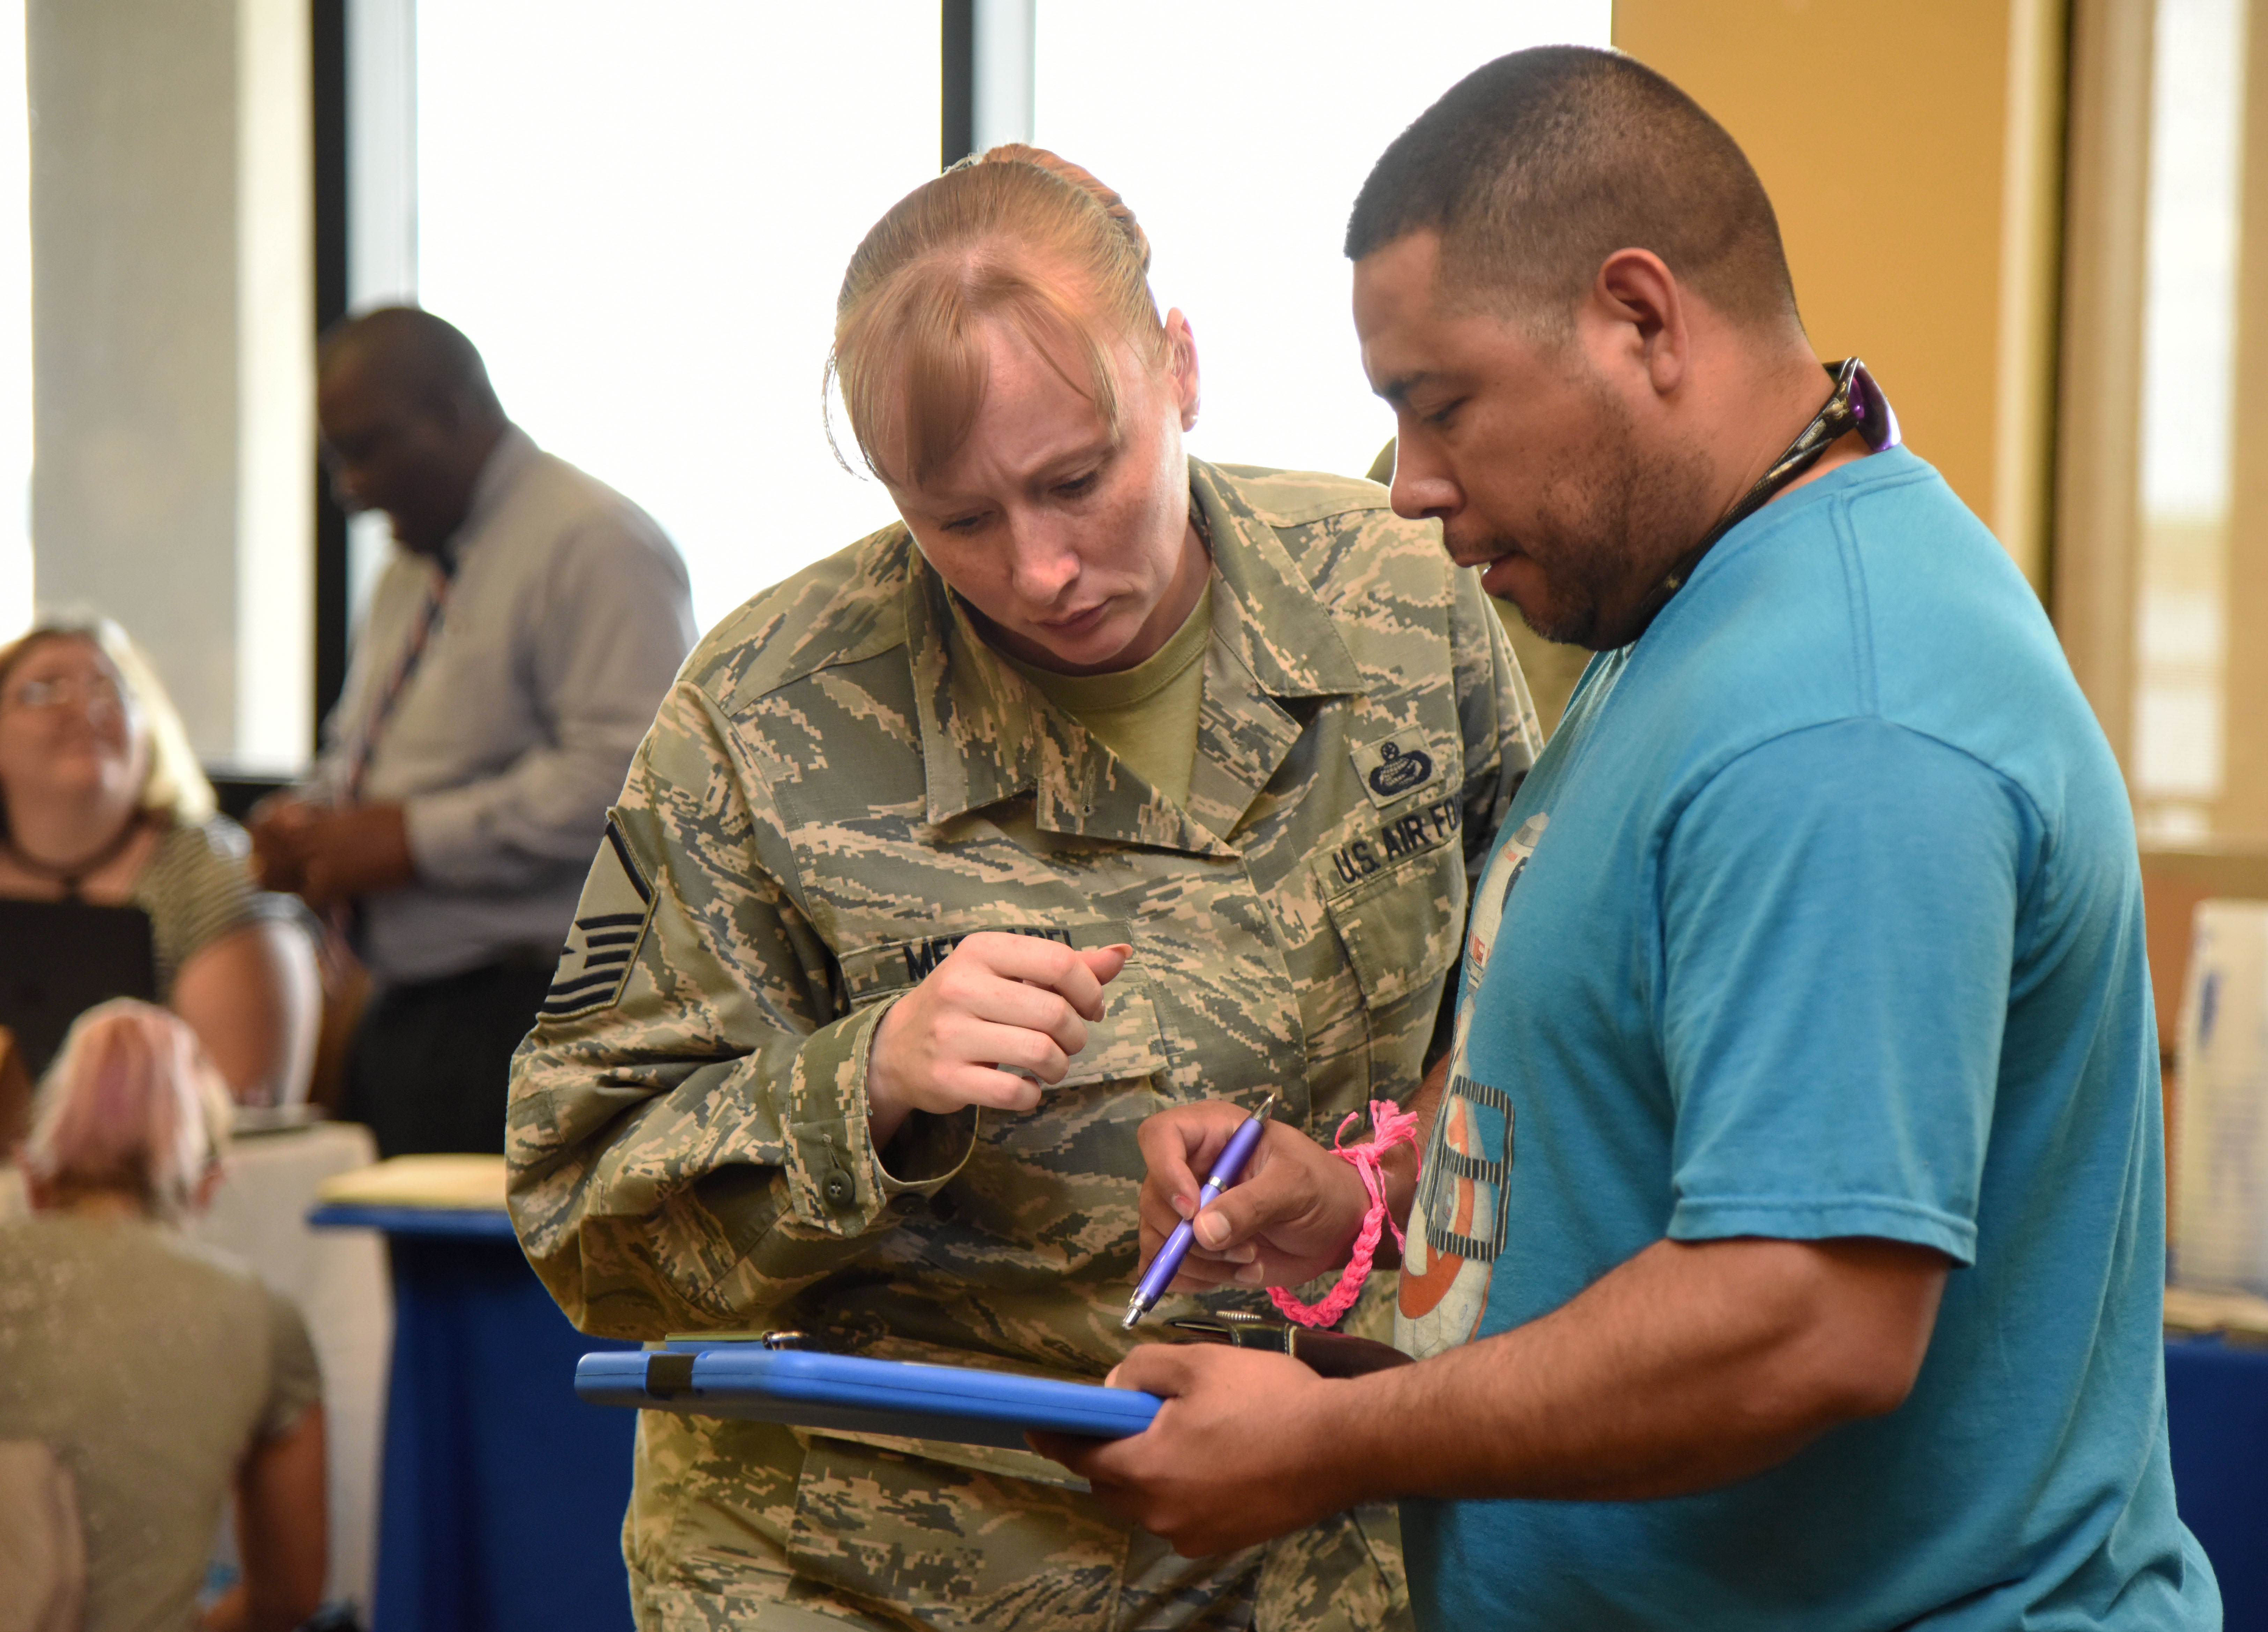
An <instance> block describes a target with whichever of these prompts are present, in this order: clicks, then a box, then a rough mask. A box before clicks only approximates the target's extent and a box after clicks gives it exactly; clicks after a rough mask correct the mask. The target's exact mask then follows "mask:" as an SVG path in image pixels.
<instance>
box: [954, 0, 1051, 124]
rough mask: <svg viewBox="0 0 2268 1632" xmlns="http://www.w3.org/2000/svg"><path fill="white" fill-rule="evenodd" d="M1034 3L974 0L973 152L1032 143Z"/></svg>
mask: <svg viewBox="0 0 2268 1632" xmlns="http://www.w3.org/2000/svg"><path fill="white" fill-rule="evenodd" d="M1036 4H1037V0H976V4H975V6H974V8H973V15H972V21H973V23H974V28H973V33H974V34H975V40H974V41H973V44H974V49H973V51H972V52H971V53H970V55H972V57H973V58H974V59H975V67H976V72H975V73H974V74H973V75H972V76H971V77H972V78H973V79H974V81H975V84H974V85H973V86H972V87H971V88H972V91H973V92H974V94H973V97H972V102H973V107H972V108H971V110H970V111H971V114H972V117H971V119H970V123H971V125H972V126H973V127H974V129H973V132H972V134H973V135H974V136H975V138H976V151H978V152H980V153H981V152H983V151H984V150H985V149H986V148H988V147H996V146H998V144H999V143H1003V142H1029V141H1030V140H1031V139H1032V60H1033V49H1032V40H1033V34H1034V30H1035V22H1034V18H1033V12H1034V10H1035V6H1036Z"/></svg>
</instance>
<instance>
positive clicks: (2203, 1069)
mask: <svg viewBox="0 0 2268 1632" xmlns="http://www.w3.org/2000/svg"><path fill="white" fill-rule="evenodd" d="M2179 1059H2180V1077H2179V1080H2178V1083H2177V1085H2176V1094H2175V1102H2174V1164H2173V1166H2174V1217H2173V1220H2172V1222H2173V1226H2174V1229H2173V1239H2174V1253H2173V1268H2174V1273H2173V1275H2172V1279H2173V1280H2174V1281H2175V1282H2176V1283H2178V1284H2180V1285H2183V1286H2189V1287H2197V1288H2200V1289H2203V1290H2216V1291H2248V1292H2253V1293H2258V1294H2263V1295H2268V901H2204V902H2201V903H2199V905H2198V909H2197V917H2196V919H2195V920H2194V922H2193V926H2192V929H2191V947H2190V967H2189V979H2188V981H2187V983H2186V984H2185V986H2184V987H2183V991H2182V1020H2181V1039H2180V1054H2179Z"/></svg>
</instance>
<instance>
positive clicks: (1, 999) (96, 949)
mask: <svg viewBox="0 0 2268 1632" xmlns="http://www.w3.org/2000/svg"><path fill="white" fill-rule="evenodd" d="M157 996H158V965H157V956H156V950H155V947H154V945H153V943H152V941H151V931H150V915H149V914H148V913H146V912H144V911H143V910H142V909H141V908H139V907H97V906H94V905H92V903H90V902H87V901H11V900H8V899H6V898H4V897H0V1026H7V1027H8V1028H9V1029H10V1030H11V1031H12V1032H13V1033H15V1034H16V1046H17V1048H18V1050H19V1051H20V1052H21V1053H22V1055H23V1058H24V1065H25V1068H26V1070H29V1071H30V1072H31V1073H32V1075H33V1077H37V1076H39V1074H40V1072H42V1071H44V1070H47V1069H48V1062H50V1061H51V1060H53V1059H54V1058H55V1051H56V1050H57V1049H58V1048H62V1047H63V1033H66V1032H68V1031H70V1024H71V1022H72V1021H73V1020H75V1019H77V1018H78V1017H79V1016H80V1015H82V1014H84V1013H85V1012H86V1011H88V1010H89V1009H92V1007H94V1005H95V1004H97V1003H101V1002H103V1001H104V1000H105V999H107V998H111V997H141V998H144V999H149V1000H151V1001H154V1000H155V999H156V997H157Z"/></svg>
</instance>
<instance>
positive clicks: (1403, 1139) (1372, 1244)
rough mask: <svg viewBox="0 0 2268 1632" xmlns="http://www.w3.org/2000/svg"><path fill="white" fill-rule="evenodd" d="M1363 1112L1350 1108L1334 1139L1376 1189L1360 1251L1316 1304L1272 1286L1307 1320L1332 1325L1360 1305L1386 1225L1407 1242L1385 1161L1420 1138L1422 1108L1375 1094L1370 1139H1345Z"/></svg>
mask: <svg viewBox="0 0 2268 1632" xmlns="http://www.w3.org/2000/svg"><path fill="white" fill-rule="evenodd" d="M1361 1114H1362V1113H1361V1112H1359V1111H1349V1112H1348V1113H1347V1114H1346V1120H1345V1121H1342V1122H1341V1123H1340V1124H1339V1130H1338V1133H1337V1136H1335V1137H1334V1138H1333V1139H1332V1141H1331V1154H1332V1155H1334V1156H1337V1157H1338V1158H1341V1159H1343V1160H1344V1161H1348V1162H1351V1163H1353V1164H1354V1170H1355V1172H1357V1173H1360V1174H1361V1175H1362V1187H1363V1188H1364V1189H1366V1190H1367V1191H1369V1192H1370V1210H1369V1211H1368V1212H1366V1213H1365V1214H1364V1215H1363V1216H1362V1228H1361V1229H1360V1230H1359V1231H1356V1232H1355V1238H1354V1253H1353V1254H1352V1256H1351V1257H1350V1258H1348V1260H1347V1267H1346V1268H1345V1269H1344V1271H1343V1272H1342V1273H1341V1274H1340V1275H1339V1283H1338V1284H1337V1286H1335V1287H1333V1288H1331V1290H1329V1292H1328V1293H1326V1294H1324V1297H1323V1301H1322V1302H1321V1303H1319V1304H1316V1305H1313V1306H1310V1305H1307V1304H1303V1303H1301V1302H1300V1300H1299V1299H1298V1298H1295V1297H1293V1296H1292V1293H1291V1292H1290V1291H1289V1290H1286V1289H1285V1288H1283V1287H1280V1286H1271V1287H1270V1288H1269V1289H1268V1297H1269V1298H1270V1301H1271V1302H1273V1303H1274V1304H1275V1305H1276V1307H1277V1309H1278V1311H1280V1312H1282V1313H1283V1314H1285V1316H1287V1317H1289V1318H1290V1319H1292V1320H1297V1321H1298V1322H1299V1323H1300V1325H1302V1326H1329V1325H1330V1324H1331V1322H1333V1321H1334V1320H1337V1319H1338V1318H1339V1317H1340V1316H1341V1315H1343V1314H1344V1313H1345V1312H1347V1311H1348V1310H1349V1309H1351V1308H1352V1307H1353V1306H1354V1300H1355V1298H1356V1296H1357V1295H1358V1294H1359V1293H1360V1292H1361V1290H1362V1283H1364V1282H1365V1281H1367V1280H1368V1279H1370V1265H1371V1260H1372V1259H1373V1258H1375V1257H1376V1256H1377V1255H1378V1237H1379V1233H1380V1231H1381V1229H1390V1230H1392V1231H1394V1244H1395V1246H1401V1245H1402V1227H1401V1225H1399V1224H1395V1222H1394V1220H1393V1218H1392V1217H1389V1216H1388V1212H1387V1209H1386V1181H1385V1179H1384V1176H1383V1175H1382V1173H1381V1171H1380V1165H1381V1163H1382V1162H1383V1160H1384V1159H1385V1157H1386V1153H1387V1152H1388V1150H1392V1149H1393V1148H1394V1147H1395V1145H1397V1144H1410V1145H1414V1144H1416V1143H1418V1114H1417V1113H1416V1112H1414V1111H1405V1110H1403V1109H1401V1108H1400V1107H1399V1106H1395V1104H1394V1103H1393V1102H1392V1101H1391V1100H1387V1099H1373V1100H1372V1101H1371V1102H1370V1126H1371V1137H1370V1143H1367V1144H1345V1143H1341V1141H1343V1140H1344V1139H1345V1138H1346V1131H1347V1129H1348V1128H1350V1127H1351V1126H1352V1125H1353V1124H1354V1122H1355V1121H1356V1120H1357V1119H1358V1118H1359V1117H1360V1116H1361Z"/></svg>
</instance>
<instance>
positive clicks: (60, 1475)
mask: <svg viewBox="0 0 2268 1632" xmlns="http://www.w3.org/2000/svg"><path fill="white" fill-rule="evenodd" d="M230 1115H231V1113H230V1109H229V1105H228V1101H227V1097H226V1095H225V1092H224V1091H223V1089H222V1087H221V1085H220V1083H219V1081H218V1080H217V1077H216V1076H215V1075H214V1072H213V1069H212V1066H211V1064H210V1062H209V1061H207V1060H206V1059H205V1057H204V1055H203V1051H202V1050H201V1049H200V1048H198V1047H197V1040H196V1038H195V1035H194V1034H192V1033H190V1031H189V1029H188V1027H187V1026H184V1025H182V1024H181V1022H180V1020H179V1019H178V1018H175V1017H174V1016H173V1015H171V1014H168V1013H167V1012H166V1011H164V1010H163V1009H159V1008H157V1007H155V1006H153V1005H151V1004H150V1003H136V1002H135V1001H133V1000H132V999H130V998H121V999H118V1000H116V1001H114V1002H110V1003H100V1004H98V1005H97V1006H96V1007H94V1008H92V1009H90V1010H88V1011H86V1013H85V1014H84V1015H82V1016H80V1017H79V1018H78V1020H77V1024H75V1025H74V1026H72V1027H71V1029H70V1034H69V1035H68V1036H67V1037H66V1038H65V1039H64V1041H63V1050H62V1052H61V1053H60V1054H59V1055H56V1057H55V1067H54V1069H53V1070H50V1071H49V1072H48V1076H47V1078H46V1080H45V1081H44V1082H43V1083H42V1084H41V1085H40V1097H39V1101H38V1106H37V1110H36V1113H35V1115H34V1118H33V1128H32V1136H31V1139H30V1141H29V1142H28V1143H26V1146H25V1148H24V1150H23V1168H24V1173H25V1174H26V1178H27V1179H28V1180H29V1181H30V1187H31V1200H32V1206H33V1213H32V1216H31V1217H28V1218H21V1219H18V1220H16V1221H14V1222H12V1223H8V1224H0V1311H4V1313H0V1452H4V1453H6V1454H4V1455H0V1511H12V1512H14V1513H17V1514H18V1515H21V1514H24V1513H26V1511H32V1512H37V1513H39V1514H40V1516H41V1517H42V1518H45V1519H46V1520H47V1522H46V1523H44V1524H42V1525H26V1524H25V1523H23V1522H21V1520H20V1518H19V1520H18V1523H17V1524H16V1525H15V1526H14V1527H13V1531H12V1533H9V1534H7V1535H6V1537H5V1540H7V1542H8V1545H6V1546H0V1624H5V1625H10V1626H17V1625H32V1626H40V1627H46V1626H70V1627H73V1628H79V1629H80V1632H129V1628H156V1627H163V1628H188V1626H190V1625H191V1624H192V1621H193V1618H195V1625H196V1626H197V1627H198V1628H199V1632H289V1628H293V1627H296V1626H298V1625H299V1624H300V1622H302V1621H305V1620H306V1618H307V1617H308V1616H309V1615H311V1614H313V1613H314V1611H315V1609H316V1607H317V1605H318V1602H319V1600H320V1598H321V1596H322V1590H323V1576H324V1570H325V1568H326V1552H327V1547H328V1541H327V1530H326V1518H325V1495H324V1467H325V1455H324V1448H323V1407H322V1377H321V1373H320V1371H319V1370H318V1368H317V1365H316V1361H315V1353H314V1349H313V1345H312V1344H311V1343H310V1342H309V1341H308V1337H307V1328H306V1324H305V1322H304V1321H303V1320H301V1318H300V1315H299V1312H298V1310H297V1309H296V1308H294V1307H293V1306H292V1305H291V1303H290V1302H289V1301H288V1300H286V1299H284V1298H280V1297H278V1296H276V1294H275V1293H274V1292H271V1291H269V1290H268V1289H267V1288H266V1287H265V1286H263V1285H262V1284H261V1282H260V1280H259V1279H258V1277H256V1276H255V1275H254V1274H253V1273H252V1271H251V1270H250V1269H248V1268H245V1267H244V1266H243V1265H242V1264H240V1263H239V1262H237V1261H235V1260H233V1259H231V1258H228V1257H226V1256H225V1255H224V1254H222V1253H217V1252H215V1251H213V1250H212V1249H211V1248H210V1247H205V1246H197V1245H195V1244H193V1243H192V1242H190V1241H188V1240H187V1239H184V1238H183V1237H182V1236H181V1234H180V1231H179V1229H178V1227H177V1226H179V1225H180V1224H181V1223H182V1222H183V1221H184V1220H185V1219H186V1217H188V1215H189V1214H191V1213H193V1212H195V1211H198V1210H201V1209H203V1207H204V1205H205V1204H206V1202H208V1201H209V1200H210V1197H211V1195H212V1192H213V1189H214V1187H216V1186H217V1184H218V1183H219V1182H220V1179H221V1161H222V1157H223V1155H224V1154H225V1148H226V1143H227V1136H228V1127H229V1121H230ZM33 1485H36V1487H37V1489H38V1491H39V1494H40V1496H43V1497H44V1500H40V1501H38V1502H36V1503H26V1501H25V1500H24V1492H25V1490H26V1488H27V1487H32V1486H33ZM232 1491H233V1493H234V1497H235V1518H236V1542H237V1554H238V1557H239V1561H240V1565H241V1577H240V1579H239V1581H238V1583H237V1584H235V1585H234V1586H232V1588H230V1589H229V1590H228V1591H227V1592H225V1593H224V1594H223V1595H222V1596H221V1597H219V1598H218V1599H217V1600H215V1601H213V1602H211V1603H210V1604H208V1605H207V1606H205V1608H204V1612H203V1616H202V1617H201V1618H197V1617H196V1609H197V1599H198V1595H199V1593H200V1592H201V1591H202V1590H203V1587H204V1584H205V1579H206V1561H207V1559H208V1558H209V1557H210V1554H211V1551H212V1545H213V1537H214V1533H215V1532H216V1529H217V1526H218V1525H219V1522H220V1517H221V1508H222V1503H224V1502H225V1500H227V1499H228V1497H229V1496H230V1493H231V1492H232ZM34 1532H37V1533H38V1534H37V1535H35V1534H33V1533H34ZM40 1539H46V1540H48V1545H47V1546H45V1547H39V1546H37V1545H35V1543H36V1541H37V1540H40ZM11 1609H12V1610H14V1611H16V1612H18V1614H17V1615H11V1614H9V1613H7V1612H8V1611H10V1610H11ZM42 1610H44V1611H45V1612H46V1615H45V1618H43V1617H42V1614H41V1612H42ZM19 1615H20V1616H22V1617H24V1618H22V1619H18V1616H19Z"/></svg>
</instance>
